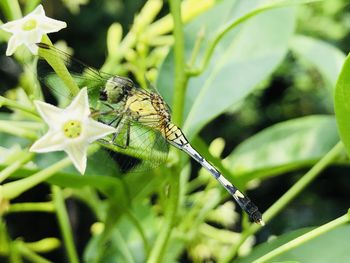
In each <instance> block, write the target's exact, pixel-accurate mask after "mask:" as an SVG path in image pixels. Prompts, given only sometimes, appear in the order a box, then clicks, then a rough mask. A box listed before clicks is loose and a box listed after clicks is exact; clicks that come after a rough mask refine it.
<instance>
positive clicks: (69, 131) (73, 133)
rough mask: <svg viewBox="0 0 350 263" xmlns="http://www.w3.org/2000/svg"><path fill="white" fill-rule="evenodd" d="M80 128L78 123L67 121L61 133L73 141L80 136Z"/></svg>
mask: <svg viewBox="0 0 350 263" xmlns="http://www.w3.org/2000/svg"><path fill="white" fill-rule="evenodd" d="M81 131H82V127H81V122H80V121H74V120H71V121H67V122H66V123H65V124H64V125H63V133H64V135H65V136H66V137H67V138H70V139H74V138H77V137H79V136H80V135H81Z"/></svg>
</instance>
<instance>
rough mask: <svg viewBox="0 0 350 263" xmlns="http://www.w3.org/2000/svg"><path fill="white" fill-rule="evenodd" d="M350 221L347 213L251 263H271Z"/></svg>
mask: <svg viewBox="0 0 350 263" xmlns="http://www.w3.org/2000/svg"><path fill="white" fill-rule="evenodd" d="M349 221H350V218H349V213H347V214H346V215H343V216H341V217H338V218H337V219H335V220H333V221H331V222H329V223H327V224H324V225H323V226H320V227H318V228H316V229H314V230H311V231H310V232H308V233H306V234H304V235H301V236H299V237H297V238H295V239H293V240H292V241H289V242H287V243H285V244H283V245H282V246H280V247H278V248H276V249H274V250H272V251H270V252H269V253H267V254H265V255H263V256H262V257H260V258H258V259H256V260H254V261H253V263H263V262H271V261H270V260H271V259H272V258H274V257H276V256H278V255H281V254H283V253H285V252H286V251H288V250H291V249H293V248H295V247H298V246H300V245H302V244H304V243H306V242H308V241H310V240H311V239H313V238H315V237H318V236H320V235H323V234H324V233H326V232H328V231H330V230H333V229H334V228H336V227H339V226H341V225H344V224H346V223H348V222H349Z"/></svg>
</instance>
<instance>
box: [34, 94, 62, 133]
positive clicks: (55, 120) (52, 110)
mask: <svg viewBox="0 0 350 263" xmlns="http://www.w3.org/2000/svg"><path fill="white" fill-rule="evenodd" d="M34 104H35V107H36V109H37V110H38V112H39V114H40V116H41V117H42V118H43V119H44V121H45V122H46V123H47V124H48V125H49V127H50V128H52V129H57V128H61V126H62V123H63V122H64V121H65V119H66V118H65V117H66V116H65V115H64V110H62V109H60V108H57V107H55V106H53V105H51V104H48V103H45V102H42V101H39V100H35V101H34Z"/></svg>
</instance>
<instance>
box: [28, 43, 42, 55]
mask: <svg viewBox="0 0 350 263" xmlns="http://www.w3.org/2000/svg"><path fill="white" fill-rule="evenodd" d="M25 45H26V47H27V48H28V49H29V50H30V52H31V53H32V54H33V55H37V54H38V50H39V47H38V46H37V45H36V44H35V43H33V44H28V43H25Z"/></svg>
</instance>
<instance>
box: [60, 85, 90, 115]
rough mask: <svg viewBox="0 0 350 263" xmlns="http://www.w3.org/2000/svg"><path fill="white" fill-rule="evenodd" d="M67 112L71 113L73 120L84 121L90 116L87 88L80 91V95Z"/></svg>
mask: <svg viewBox="0 0 350 263" xmlns="http://www.w3.org/2000/svg"><path fill="white" fill-rule="evenodd" d="M65 111H67V112H69V115H70V116H71V118H72V119H80V120H82V119H84V118H87V117H88V116H89V115H90V106H89V99H88V95H87V88H86V87H84V88H82V89H81V90H80V92H79V93H78V95H77V96H76V97H75V98H74V100H73V101H72V102H71V104H70V105H69V106H68V107H67V108H66V109H65Z"/></svg>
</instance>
